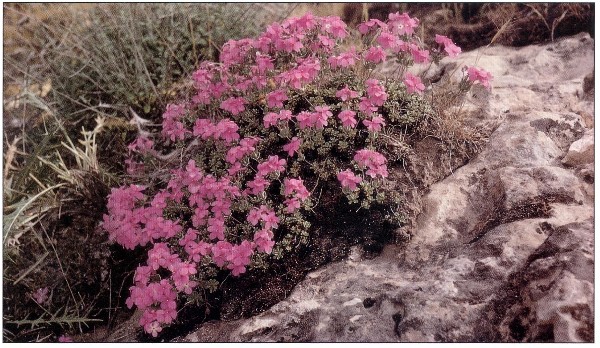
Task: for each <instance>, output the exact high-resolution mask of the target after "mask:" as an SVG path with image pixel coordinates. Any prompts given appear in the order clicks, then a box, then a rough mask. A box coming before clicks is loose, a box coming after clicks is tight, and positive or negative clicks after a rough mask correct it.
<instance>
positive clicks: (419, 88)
mask: <svg viewBox="0 0 600 348" xmlns="http://www.w3.org/2000/svg"><path fill="white" fill-rule="evenodd" d="M404 85H405V86H406V89H407V90H408V93H414V92H417V94H423V91H424V90H425V85H424V84H423V82H421V78H419V77H418V76H415V75H413V74H411V73H409V72H407V73H406V75H404Z"/></svg>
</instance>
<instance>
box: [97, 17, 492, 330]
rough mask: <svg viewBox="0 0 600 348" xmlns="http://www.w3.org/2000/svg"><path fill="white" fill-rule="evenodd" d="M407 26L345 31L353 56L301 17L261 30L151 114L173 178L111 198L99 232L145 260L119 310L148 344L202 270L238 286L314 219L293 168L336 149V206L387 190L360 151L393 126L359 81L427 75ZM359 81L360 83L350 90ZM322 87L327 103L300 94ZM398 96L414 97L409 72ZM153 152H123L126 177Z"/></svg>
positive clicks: (334, 23)
mask: <svg viewBox="0 0 600 348" xmlns="http://www.w3.org/2000/svg"><path fill="white" fill-rule="evenodd" d="M417 26H418V20H417V19H415V18H411V17H410V16H408V14H406V13H403V14H400V13H393V14H390V15H389V18H388V21H387V22H383V21H379V20H375V19H372V20H369V21H368V22H366V23H362V24H360V25H359V27H358V30H359V32H360V33H361V34H362V35H363V39H364V42H365V43H368V44H367V45H366V47H364V48H362V49H357V48H356V47H354V46H352V47H348V46H344V45H340V43H342V42H343V40H344V39H345V38H346V37H347V36H348V34H349V32H348V28H347V27H346V24H345V23H344V22H343V21H341V20H340V19H339V18H337V17H314V16H313V15H312V14H306V15H304V16H302V17H299V18H291V19H288V20H286V21H284V22H282V23H274V24H272V25H270V26H268V27H267V28H266V30H265V32H264V33H263V34H262V35H260V36H258V37H257V38H255V39H242V40H230V41H228V42H227V43H226V44H225V45H224V46H223V49H222V51H221V56H220V61H219V63H211V62H203V63H202V64H201V65H200V67H199V69H198V70H197V71H196V72H194V73H193V76H192V79H193V81H194V85H195V94H194V95H193V97H192V98H191V100H189V101H187V102H184V103H179V104H170V105H168V106H167V108H166V111H165V112H164V114H163V124H162V140H164V142H165V143H166V144H167V145H170V146H174V147H175V148H177V149H178V150H180V154H181V155H180V159H179V160H180V163H181V167H179V168H176V169H173V170H171V172H170V173H169V177H168V178H166V179H165V181H164V183H163V184H162V185H157V186H150V185H136V184H131V185H125V186H122V187H119V188H113V189H112V191H111V194H110V195H109V199H108V205H107V208H108V214H106V215H105V216H104V221H103V227H104V229H105V230H106V231H107V232H108V234H109V238H110V239H111V240H112V241H114V242H116V243H119V244H120V245H122V246H123V247H125V248H127V249H134V248H136V247H139V246H142V247H146V248H148V252H147V260H146V263H145V264H143V265H140V266H139V267H138V268H137V270H136V273H135V277H134V282H135V283H134V285H133V286H131V288H130V296H129V298H128V299H127V306H128V307H130V308H131V307H133V306H136V307H137V308H138V309H140V310H142V312H143V314H142V317H141V319H140V325H141V326H143V327H144V329H145V331H146V332H147V333H149V334H151V335H153V336H157V335H158V334H159V333H160V332H161V330H162V328H163V327H164V326H165V325H169V324H171V323H172V322H173V321H174V320H175V318H176V316H177V310H178V309H177V308H178V304H177V301H178V299H179V296H180V295H181V296H187V295H191V294H194V293H195V291H196V290H197V289H198V288H199V287H201V286H204V284H205V283H206V282H205V280H206V279H204V278H202V276H203V275H202V274H203V272H200V270H201V269H202V267H208V266H207V265H210V266H211V267H216V268H218V269H221V270H224V271H227V272H229V271H230V272H231V274H232V275H233V276H239V275H241V274H244V273H245V272H246V271H247V270H248V269H251V268H252V266H253V263H254V261H255V259H259V258H263V257H266V255H267V254H271V253H276V249H277V248H278V244H277V243H278V242H279V241H282V240H284V239H285V238H284V236H282V235H281V233H283V232H281V228H280V227H281V226H282V225H284V226H285V224H287V223H289V221H292V220H293V221H298V219H301V218H302V217H303V216H304V215H303V214H308V212H309V211H311V210H312V209H313V208H314V206H311V204H312V202H311V196H312V195H311V191H309V190H308V189H307V186H309V187H311V189H312V191H314V190H315V189H316V188H317V186H318V185H319V183H320V182H319V180H318V178H320V176H319V177H317V176H316V175H314V173H315V171H317V170H319V168H318V165H311V163H310V162H309V161H308V160H307V159H306V156H309V155H310V156H313V157H314V156H317V155H322V153H327V152H326V151H329V150H330V149H331V148H333V147H335V148H339V149H344V148H350V149H351V152H350V151H348V152H346V153H348V154H350V155H351V154H354V157H353V161H354V164H353V165H354V169H355V170H357V172H356V173H355V172H353V171H352V170H351V169H345V170H341V169H342V168H339V167H336V170H335V172H334V173H332V174H331V176H330V177H327V176H326V180H330V182H332V183H334V184H336V182H335V178H336V174H337V180H338V181H339V186H337V187H338V188H339V187H341V188H342V189H343V190H344V192H345V193H348V192H354V191H358V190H362V189H363V188H364V187H368V186H369V185H371V184H372V183H376V182H378V181H382V180H385V179H386V178H387V177H388V167H387V159H386V158H385V156H384V155H383V154H381V153H380V152H378V151H377V148H376V146H375V145H374V142H373V141H372V140H373V139H375V138H377V136H378V134H379V133H380V132H382V131H383V130H384V129H385V127H388V126H390V125H393V124H391V121H390V119H389V118H386V112H385V111H384V110H385V107H384V106H385V105H386V103H387V102H389V101H388V99H390V95H393V94H391V92H390V91H389V90H386V83H384V82H383V81H380V80H379V79H376V78H373V77H371V74H370V72H372V69H373V68H374V67H375V65H377V64H380V63H382V62H384V61H386V60H387V59H388V57H389V56H390V55H392V56H396V58H398V59H400V60H401V61H409V62H411V63H412V62H414V63H427V62H429V60H430V53H429V51H428V50H427V49H425V48H424V47H423V46H422V44H421V43H420V40H419V39H417V38H416V37H415V36H414V32H415V29H416V27H417ZM436 40H437V42H438V43H440V44H441V45H443V46H444V49H445V51H446V52H447V54H448V55H449V56H451V57H454V56H456V55H457V54H458V53H459V52H460V48H458V47H457V46H456V45H454V44H453V43H452V41H451V40H450V39H448V38H447V37H444V36H439V35H438V37H436ZM344 47H345V48H344ZM472 69H475V70H472ZM472 69H471V68H470V69H469V73H468V74H469V79H470V80H471V81H474V82H479V83H481V84H482V85H484V86H488V85H489V80H490V78H491V76H490V75H486V73H485V72H484V71H482V70H476V68H472ZM360 71H367V72H369V74H367V75H365V76H362V77H359V76H358V74H359V73H358V72H360ZM344 76H352V77H351V78H345V77H344ZM335 79H338V80H339V81H341V82H335V81H337V80H335ZM328 84H329V85H333V86H334V87H333V92H331V93H330V94H329V95H326V96H320V97H318V98H316V97H313V96H311V95H310V93H309V92H308V91H318V90H320V89H321V87H323V86H326V85H328ZM402 88H405V90H403V93H408V94H410V93H417V94H422V93H424V92H425V86H424V84H423V82H422V81H421V79H420V78H419V77H418V76H415V75H412V74H410V73H406V74H405V75H404V86H403V87H402ZM388 92H390V93H388ZM336 132H337V133H336ZM332 134H333V135H332ZM340 134H342V135H340ZM325 135H326V136H325ZM336 136H337V137H340V136H343V137H346V138H336ZM318 139H320V140H318ZM315 141H322V142H323V143H325V142H329V143H328V144H327V146H317V145H316V144H315V143H314V142H315ZM154 145H155V144H154V141H152V140H150V138H149V137H148V136H146V135H143V136H140V137H139V138H138V139H136V140H135V141H134V142H133V143H131V144H130V146H129V150H130V156H131V157H130V158H128V160H127V161H128V164H129V169H128V171H129V172H131V173H134V172H135V173H140V172H143V171H144V170H152V168H146V166H144V165H143V164H141V163H138V162H135V161H134V158H135V157H136V156H138V158H139V157H140V156H147V155H156V154H157V153H158V152H157V151H156V150H155V149H154V148H153V147H154ZM186 145H187V146H186ZM311 151H312V152H311ZM156 158H160V157H159V156H156ZM346 161H347V162H348V161H349V157H346ZM347 164H350V163H347ZM307 173H308V174H307ZM310 173H313V177H311V176H310ZM315 177H317V179H316V180H315ZM144 184H145V183H144ZM336 185H337V184H336ZM278 189H279V192H280V193H279V194H276V192H277V190H278ZM285 227H289V226H285ZM284 230H286V231H288V230H292V229H290V228H287V229H284ZM274 250H275V251H274Z"/></svg>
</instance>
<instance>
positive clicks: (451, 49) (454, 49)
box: [435, 34, 461, 57]
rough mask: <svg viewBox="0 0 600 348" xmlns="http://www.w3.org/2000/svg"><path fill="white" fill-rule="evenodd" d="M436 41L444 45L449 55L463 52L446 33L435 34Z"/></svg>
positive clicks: (453, 55) (454, 55)
mask: <svg viewBox="0 0 600 348" xmlns="http://www.w3.org/2000/svg"><path fill="white" fill-rule="evenodd" d="M435 42H437V43H439V44H441V45H443V46H444V50H445V51H446V53H448V56H449V57H457V56H458V54H459V53H460V52H461V49H460V47H458V46H456V44H454V42H452V40H450V39H449V38H448V37H446V36H444V35H438V34H436V35H435Z"/></svg>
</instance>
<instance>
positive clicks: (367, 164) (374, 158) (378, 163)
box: [354, 149, 388, 178]
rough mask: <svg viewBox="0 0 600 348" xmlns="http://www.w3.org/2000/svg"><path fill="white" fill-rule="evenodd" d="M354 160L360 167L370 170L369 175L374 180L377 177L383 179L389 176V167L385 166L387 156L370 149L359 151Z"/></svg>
mask: <svg viewBox="0 0 600 348" xmlns="http://www.w3.org/2000/svg"><path fill="white" fill-rule="evenodd" d="M354 160H355V161H356V163H357V164H358V166H359V167H361V168H368V170H367V175H369V176H370V177H372V178H374V177H375V176H377V175H380V176H381V177H383V178H385V177H387V176H388V172H387V167H386V165H385V163H386V162H387V160H386V158H385V156H383V155H382V154H380V153H379V152H377V151H373V150H368V149H363V150H358V151H356V154H355V155H354Z"/></svg>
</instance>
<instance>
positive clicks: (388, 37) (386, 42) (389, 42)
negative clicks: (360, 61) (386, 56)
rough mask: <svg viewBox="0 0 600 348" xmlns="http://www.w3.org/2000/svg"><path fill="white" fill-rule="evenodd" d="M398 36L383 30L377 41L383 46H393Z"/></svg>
mask: <svg viewBox="0 0 600 348" xmlns="http://www.w3.org/2000/svg"><path fill="white" fill-rule="evenodd" d="M397 39H398V38H397V37H396V36H394V35H392V34H390V33H386V32H382V33H381V34H379V36H378V37H377V43H378V44H380V45H381V47H383V48H392V47H393V46H394V45H395V44H396V40H397Z"/></svg>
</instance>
